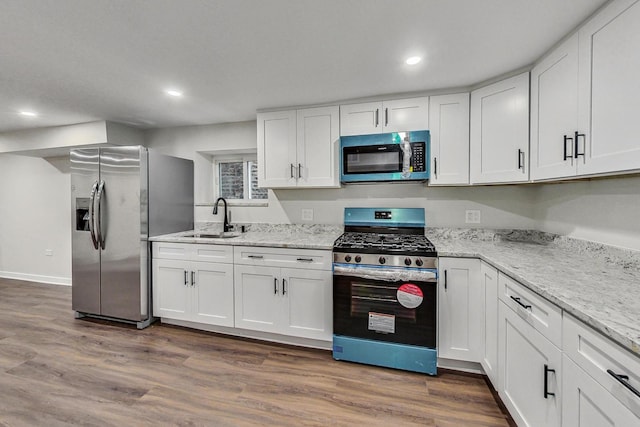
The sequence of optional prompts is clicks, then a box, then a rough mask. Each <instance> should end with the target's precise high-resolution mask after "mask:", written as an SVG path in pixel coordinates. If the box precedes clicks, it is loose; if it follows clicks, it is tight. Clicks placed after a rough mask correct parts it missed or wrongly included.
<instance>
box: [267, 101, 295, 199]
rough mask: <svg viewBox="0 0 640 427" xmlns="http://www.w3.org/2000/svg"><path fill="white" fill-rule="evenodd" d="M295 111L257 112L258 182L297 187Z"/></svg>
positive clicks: (280, 186) (270, 186) (277, 186)
mask: <svg viewBox="0 0 640 427" xmlns="http://www.w3.org/2000/svg"><path fill="white" fill-rule="evenodd" d="M296 150H297V144H296V112H295V111H276V112H272V113H259V114H258V184H259V186H260V187H266V188H287V187H295V186H296V184H297V182H296V176H297V173H298V172H297V170H294V169H295V167H294V165H295V164H296V163H297V152H296Z"/></svg>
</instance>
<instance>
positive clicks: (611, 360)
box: [562, 314, 640, 425]
mask: <svg viewBox="0 0 640 427" xmlns="http://www.w3.org/2000/svg"><path fill="white" fill-rule="evenodd" d="M562 327H563V338H562V346H563V350H564V352H565V354H567V355H568V356H569V357H570V358H571V359H572V360H573V361H574V362H575V363H576V364H577V365H578V366H580V367H581V368H582V369H584V370H585V371H586V372H587V373H588V374H589V375H591V377H593V379H595V380H596V381H597V382H598V383H599V384H600V385H602V386H603V387H604V388H605V389H606V390H607V391H608V392H609V393H611V394H612V395H613V396H614V397H615V398H616V399H617V400H618V401H619V402H620V403H622V404H623V405H624V406H626V407H627V408H628V409H629V410H631V412H633V413H634V414H635V415H636V416H637V417H639V418H640V397H639V396H636V395H635V394H633V393H632V392H631V391H630V390H628V389H627V388H626V387H624V386H623V384H622V383H620V382H619V381H618V380H616V379H615V378H614V377H613V376H612V375H611V374H609V373H608V372H607V370H611V371H612V372H614V373H616V374H618V375H626V376H628V377H629V379H628V380H627V382H628V384H630V385H631V386H632V387H634V388H635V389H636V390H640V357H637V356H634V355H633V354H631V353H630V352H628V351H627V350H625V349H623V348H622V347H620V346H618V345H617V344H615V343H614V342H613V341H611V340H609V339H608V338H606V337H605V336H604V335H602V334H600V333H598V332H596V331H594V330H593V329H591V328H590V327H588V326H587V325H585V324H584V323H582V322H581V321H579V320H578V319H576V318H575V317H573V316H571V315H568V314H565V316H564V318H563V321H562ZM638 423H639V425H640V420H638Z"/></svg>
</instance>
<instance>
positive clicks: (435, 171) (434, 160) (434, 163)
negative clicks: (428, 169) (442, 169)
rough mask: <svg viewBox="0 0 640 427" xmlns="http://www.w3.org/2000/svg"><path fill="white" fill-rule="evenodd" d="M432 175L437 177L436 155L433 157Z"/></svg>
mask: <svg viewBox="0 0 640 427" xmlns="http://www.w3.org/2000/svg"><path fill="white" fill-rule="evenodd" d="M433 175H434V176H435V177H436V178H437V177H438V158H437V157H434V158H433Z"/></svg>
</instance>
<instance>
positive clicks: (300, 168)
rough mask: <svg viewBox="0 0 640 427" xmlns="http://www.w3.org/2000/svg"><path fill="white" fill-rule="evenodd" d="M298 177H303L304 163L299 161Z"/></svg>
mask: <svg viewBox="0 0 640 427" xmlns="http://www.w3.org/2000/svg"><path fill="white" fill-rule="evenodd" d="M298 178H302V164H300V163H298Z"/></svg>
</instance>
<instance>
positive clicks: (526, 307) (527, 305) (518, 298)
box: [509, 295, 531, 310]
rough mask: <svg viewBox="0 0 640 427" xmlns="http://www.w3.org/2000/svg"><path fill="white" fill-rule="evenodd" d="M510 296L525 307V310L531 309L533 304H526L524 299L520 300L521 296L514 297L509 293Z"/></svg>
mask: <svg viewBox="0 0 640 427" xmlns="http://www.w3.org/2000/svg"><path fill="white" fill-rule="evenodd" d="M509 298H511V299H512V300H514V301H515V302H517V303H518V305H519V306H520V307H522V308H524V309H525V310H531V306H530V305H529V304H524V303H523V302H522V301H520V297H514V296H513V295H509Z"/></svg>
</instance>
